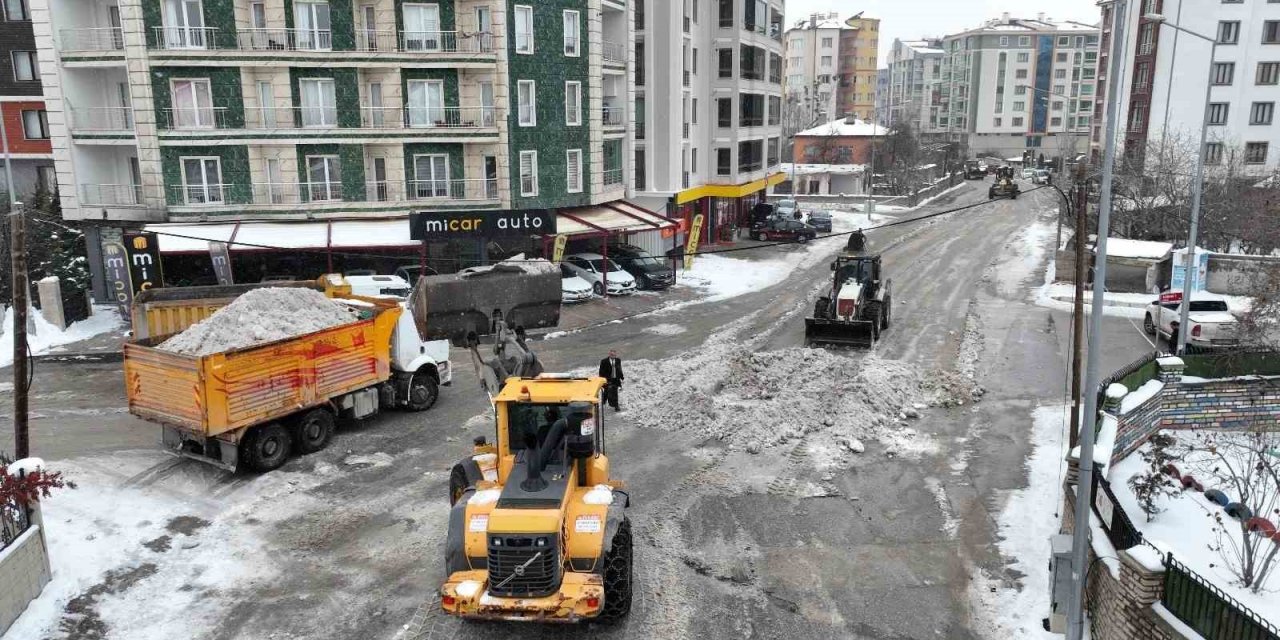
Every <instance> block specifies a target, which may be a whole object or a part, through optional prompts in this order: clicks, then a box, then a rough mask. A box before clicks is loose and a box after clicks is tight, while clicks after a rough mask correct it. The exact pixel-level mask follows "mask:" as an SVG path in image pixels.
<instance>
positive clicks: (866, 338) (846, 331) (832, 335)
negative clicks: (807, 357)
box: [804, 318, 876, 347]
mask: <svg viewBox="0 0 1280 640" xmlns="http://www.w3.org/2000/svg"><path fill="white" fill-rule="evenodd" d="M804 339H805V342H806V343H808V344H813V345H818V344H832V345H841V346H847V347H870V346H873V345H875V343H876V336H875V323H873V322H870V321H867V320H827V319H824V318H805V319H804Z"/></svg>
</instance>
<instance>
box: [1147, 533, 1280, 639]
mask: <svg viewBox="0 0 1280 640" xmlns="http://www.w3.org/2000/svg"><path fill="white" fill-rule="evenodd" d="M1164 565H1165V569H1164V595H1163V596H1162V597H1161V598H1160V603H1161V604H1163V605H1164V608H1166V609H1168V610H1169V613H1172V614H1173V615H1174V616H1177V618H1178V619H1179V620H1181V621H1183V622H1184V623H1186V624H1187V625H1188V626H1190V627H1191V628H1192V629H1195V631H1196V632H1197V633H1199V634H1200V635H1202V636H1204V637H1205V638H1206V640H1280V628H1278V627H1276V625H1274V624H1271V623H1270V622H1267V621H1266V620H1264V619H1263V618H1262V616H1260V615H1258V614H1257V613H1254V612H1253V611H1250V610H1249V609H1248V608H1247V607H1245V606H1244V605H1241V604H1240V603H1239V602H1237V601H1236V599H1235V598H1232V597H1231V596H1229V595H1227V594H1226V593H1224V592H1223V591H1222V590H1221V589H1219V588H1217V587H1215V586H1214V585H1213V584H1212V583H1210V582H1209V581H1208V580H1205V579H1204V578H1202V577H1200V575H1198V574H1197V573H1196V572H1194V571H1192V570H1191V569H1188V568H1187V567H1186V565H1184V564H1182V563H1181V562H1178V560H1177V559H1176V558H1174V557H1173V554H1172V553H1170V554H1168V555H1167V556H1165V561H1164Z"/></svg>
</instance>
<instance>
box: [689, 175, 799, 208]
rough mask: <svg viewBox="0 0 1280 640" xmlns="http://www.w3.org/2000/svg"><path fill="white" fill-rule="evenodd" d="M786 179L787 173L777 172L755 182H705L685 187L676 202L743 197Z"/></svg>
mask: <svg viewBox="0 0 1280 640" xmlns="http://www.w3.org/2000/svg"><path fill="white" fill-rule="evenodd" d="M786 179H787V176H786V174H784V173H775V174H773V175H770V176H766V177H764V178H761V179H759V180H756V181H755V182H748V183H745V184H704V185H702V186H700V187H693V188H692V189H685V190H684V191H681V192H680V193H677V194H676V196H675V198H676V204H684V203H686V202H693V201H694V200H699V199H702V198H707V197H712V196H714V197H717V198H741V197H743V196H749V195H751V194H753V193H755V192H757V191H760V190H761V189H765V188H768V187H771V186H773V185H775V184H778V183H779V182H782V181H783V180H786Z"/></svg>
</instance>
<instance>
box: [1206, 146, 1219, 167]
mask: <svg viewBox="0 0 1280 640" xmlns="http://www.w3.org/2000/svg"><path fill="white" fill-rule="evenodd" d="M1204 163H1205V164H1222V143H1221V142H1208V143H1205V145H1204Z"/></svg>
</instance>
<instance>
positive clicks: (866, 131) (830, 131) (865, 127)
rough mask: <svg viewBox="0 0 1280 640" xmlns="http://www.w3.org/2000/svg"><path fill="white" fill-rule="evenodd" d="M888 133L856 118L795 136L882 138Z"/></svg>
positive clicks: (829, 123) (882, 128)
mask: <svg viewBox="0 0 1280 640" xmlns="http://www.w3.org/2000/svg"><path fill="white" fill-rule="evenodd" d="M888 133H889V130H888V129H886V128H884V127H882V126H880V125H877V124H872V123H870V122H867V121H866V120H859V119H857V118H840V119H839V120H832V121H831V122H828V123H825V124H820V125H818V126H816V127H813V128H812V129H805V130H804V131H801V132H800V133H797V134H796V135H797V136H868V137H869V136H883V135H886V134H888Z"/></svg>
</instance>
